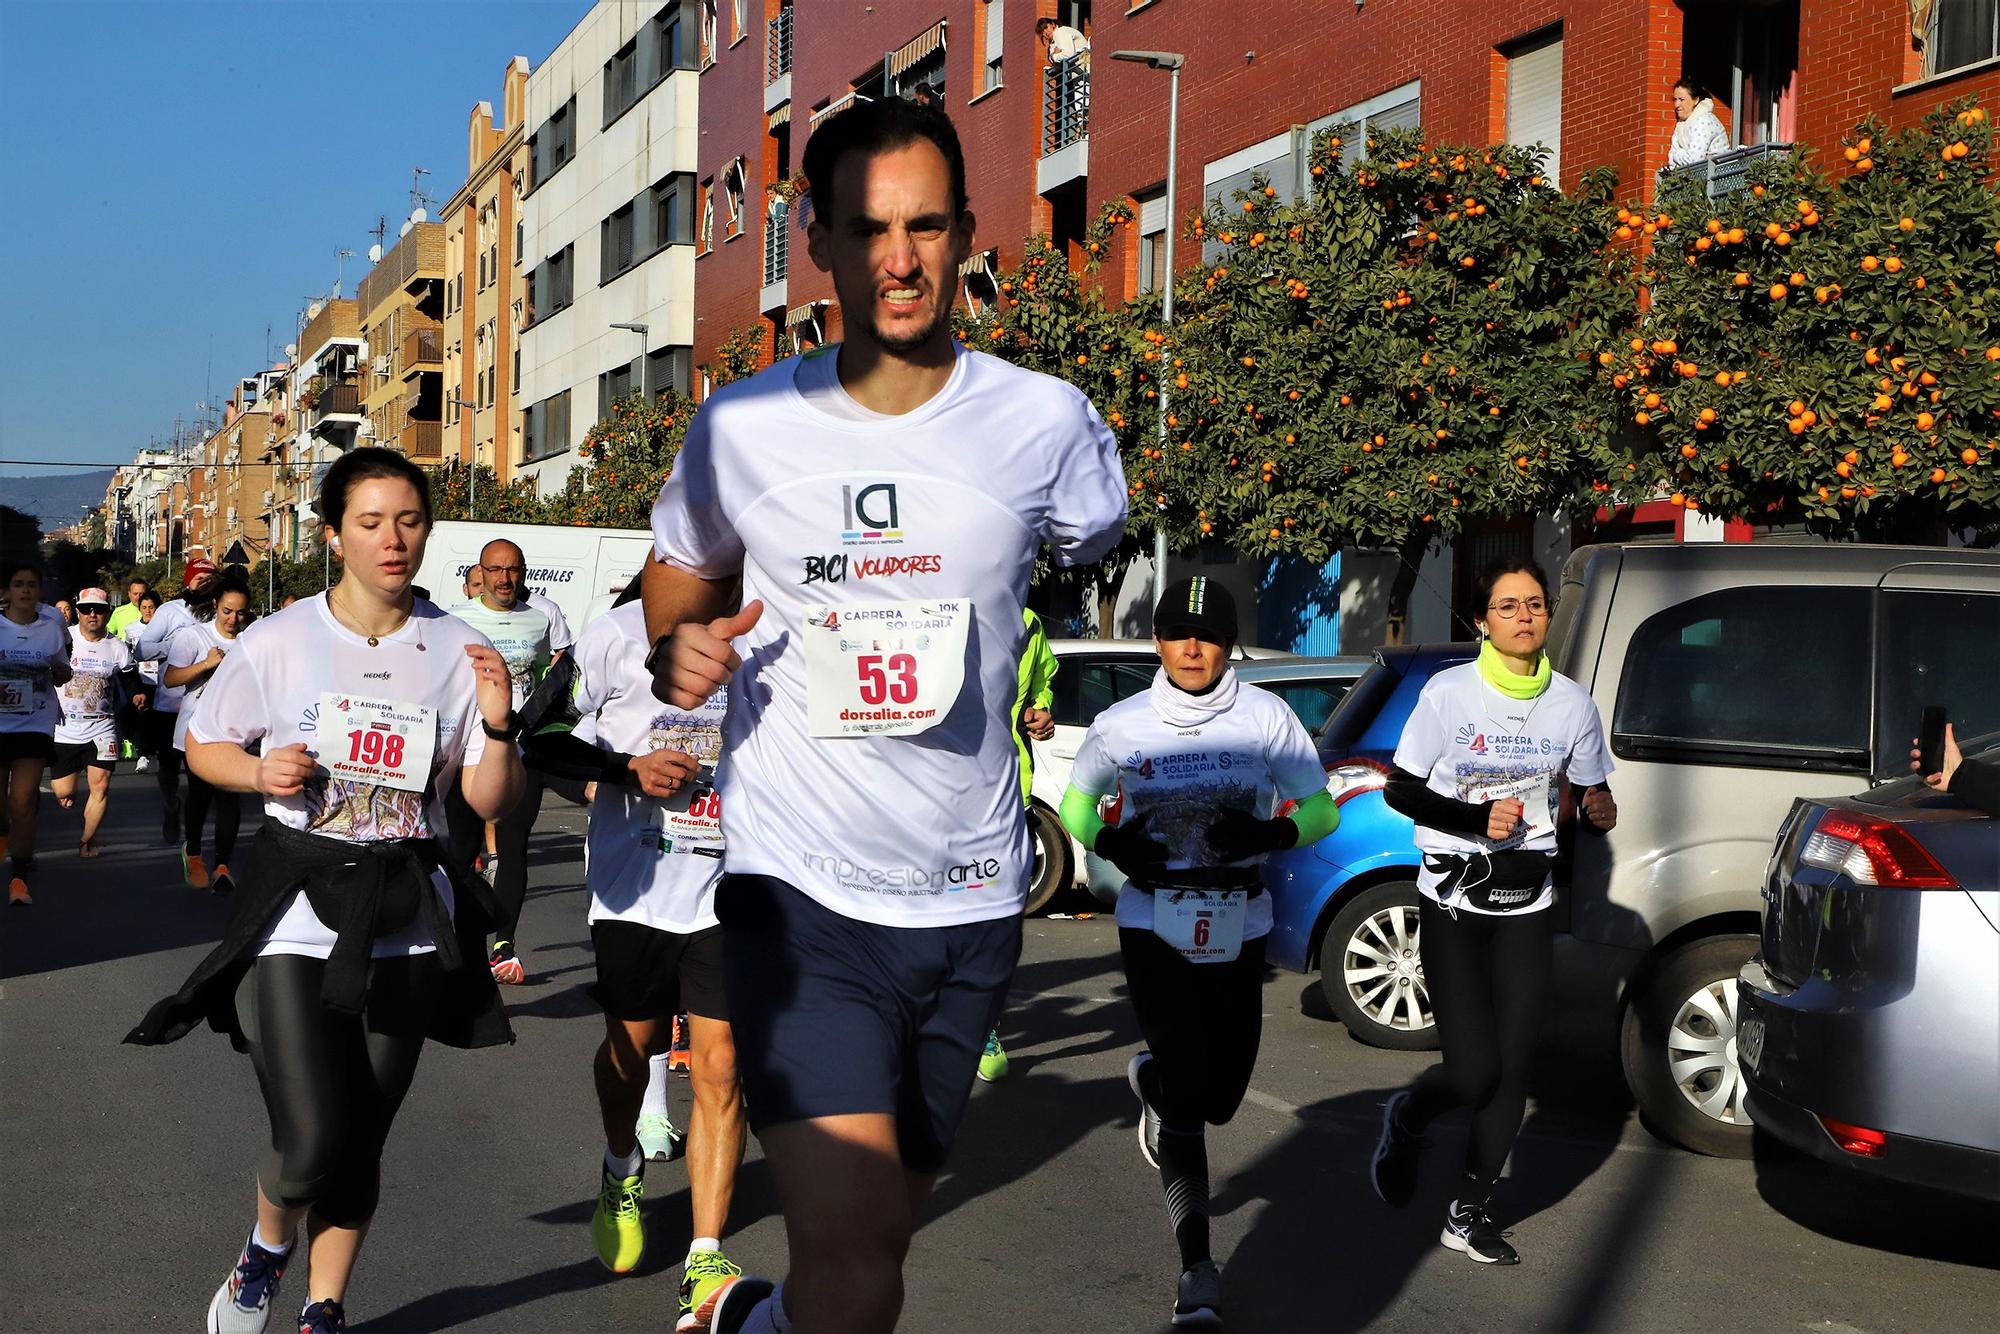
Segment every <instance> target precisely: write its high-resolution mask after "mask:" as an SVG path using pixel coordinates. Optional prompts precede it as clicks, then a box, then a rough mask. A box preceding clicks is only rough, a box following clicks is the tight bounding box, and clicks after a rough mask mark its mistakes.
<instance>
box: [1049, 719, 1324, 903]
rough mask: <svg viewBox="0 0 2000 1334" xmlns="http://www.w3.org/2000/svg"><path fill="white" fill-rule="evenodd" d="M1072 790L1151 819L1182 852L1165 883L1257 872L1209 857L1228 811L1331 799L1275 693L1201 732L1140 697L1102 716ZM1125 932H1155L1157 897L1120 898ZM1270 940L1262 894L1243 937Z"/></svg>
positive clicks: (1133, 892) (1080, 756)
mask: <svg viewBox="0 0 2000 1334" xmlns="http://www.w3.org/2000/svg"><path fill="white" fill-rule="evenodd" d="M1069 781H1070V783H1071V785H1072V786H1074V787H1075V788H1076V789H1077V790H1078V791H1079V792H1083V793H1086V794H1088V795H1090V796H1093V797H1112V798H1114V799H1115V800H1116V801H1117V803H1118V816H1119V821H1120V822H1121V823H1122V822H1123V821H1126V820H1131V819H1135V818H1137V817H1138V816H1141V815H1144V816H1147V817H1149V820H1148V823H1147V826H1146V827H1147V830H1148V831H1149V832H1150V833H1151V835H1152V837H1154V838H1156V839H1158V840H1159V841H1160V842H1161V843H1164V844H1165V845H1166V846H1167V848H1168V849H1169V850H1170V851H1171V852H1172V853H1173V856H1172V857H1171V858H1170V859H1169V860H1168V862H1167V864H1166V877H1165V878H1167V879H1168V880H1171V879H1172V872H1173V871H1174V870H1176V869H1182V868H1186V867H1190V866H1217V865H1232V864H1234V865H1243V866H1254V865H1256V864H1257V863H1258V862H1260V861H1262V860H1263V858H1261V857H1257V858H1252V859H1251V860H1249V861H1246V862H1240V863H1226V862H1221V861H1219V860H1218V859H1217V858H1216V857H1215V856H1214V855H1213V854H1212V853H1211V852H1210V851H1209V850H1208V840H1207V837H1206V836H1207V833H1208V826H1209V823H1210V822H1211V821H1212V820H1214V819H1215V817H1216V816H1217V815H1218V814H1220V813H1221V812H1222V810H1223V809H1224V808H1227V807H1234V808H1235V809H1237V810H1241V811H1248V812H1249V813H1250V814H1252V815H1254V816H1256V817H1258V818H1259V819H1269V818H1270V817H1271V814H1272V812H1273V811H1275V810H1276V809H1277V807H1278V805H1279V804H1280V803H1282V802H1287V801H1301V800H1303V799H1304V798H1306V797H1310V796H1311V795H1312V794H1313V793H1315V792H1323V791H1325V790H1326V769H1325V768H1324V766H1322V765H1321V764H1320V762H1319V753H1318V751H1317V750H1315V749H1314V747H1313V742H1312V738H1311V737H1310V736H1308V735H1307V734H1306V729H1305V728H1304V727H1303V726H1301V725H1300V723H1299V719H1298V715H1297V714H1295V713H1293V712H1292V710H1291V708H1290V706H1288V705H1287V704H1286V703H1285V702H1284V701H1283V700H1281V699H1279V698H1278V697H1277V696H1276V695H1274V694H1272V693H1271V692H1270V691H1268V690H1262V689H1259V688H1258V687H1256V686H1253V685H1241V686H1238V688H1237V694H1236V702H1235V703H1234V704H1233V705H1232V706H1231V707H1230V708H1228V709H1227V710H1226V711H1224V712H1221V713H1217V714H1214V715H1212V716H1211V717H1209V718H1208V719H1206V720H1205V721H1203V722H1202V723H1200V724H1199V725H1197V726H1191V727H1176V726H1174V725H1173V724H1171V723H1169V722H1167V721H1166V720H1165V719H1163V718H1161V717H1160V715H1159V712H1158V711H1157V710H1156V709H1155V708H1154V706H1153V699H1152V695H1151V694H1150V693H1147V692H1141V693H1139V694H1137V695H1133V696H1131V697H1130V698H1128V699H1124V700H1120V701H1119V702H1118V703H1116V704H1114V705H1112V706H1111V707H1110V708H1108V709H1106V710H1104V712H1102V713H1100V714H1098V715H1097V717H1096V719H1095V720H1094V721H1093V722H1092V723H1091V724H1090V729H1089V730H1088V731H1086V732H1085V733H1084V734H1083V742H1082V744H1081V745H1079V746H1078V747H1077V752H1076V767H1075V768H1073V769H1072V770H1071V771H1070V780H1069ZM1117 918H1118V925H1119V926H1121V927H1130V928H1133V929H1135V930H1140V931H1151V930H1152V929H1153V896H1152V895H1151V894H1149V893H1147V892H1146V891H1145V890H1142V889H1136V888H1134V887H1133V886H1132V885H1131V884H1130V883H1129V882H1128V883H1127V884H1126V885H1125V886H1124V888H1122V889H1120V890H1119V891H1118V908H1117ZM1270 931H1271V896H1270V895H1269V894H1257V895H1254V896H1252V897H1251V899H1250V901H1249V903H1248V905H1246V907H1245V909H1244V921H1243V938H1244V939H1245V940H1255V939H1256V938H1257V937H1259V936H1264V935H1269V934H1270Z"/></svg>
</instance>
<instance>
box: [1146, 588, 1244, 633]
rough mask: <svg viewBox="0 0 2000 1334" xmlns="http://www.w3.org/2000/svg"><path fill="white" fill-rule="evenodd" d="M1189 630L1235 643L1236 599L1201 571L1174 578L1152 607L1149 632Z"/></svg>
mask: <svg viewBox="0 0 2000 1334" xmlns="http://www.w3.org/2000/svg"><path fill="white" fill-rule="evenodd" d="M1171 630H1191V631H1193V632H1194V633H1195V635H1196V636H1197V637H1199V638H1202V639H1212V640H1215V641H1217V642H1218V643H1234V642H1236V599H1235V598H1233V597H1231V596H1230V595H1229V590H1228V589H1226V588H1224V587H1223V586H1222V585H1221V584H1218V583H1216V582H1215V581H1214V580H1213V579H1210V578H1209V577H1208V576H1207V575H1205V574H1197V575H1195V576H1193V577H1192V578H1188V579H1176V580H1175V581H1174V582H1173V583H1171V584H1168V585H1167V587H1166V590H1165V591H1164V592H1162V593H1161V594H1160V601H1159V605H1158V606H1156V607H1154V608H1153V633H1154V634H1156V635H1161V636H1166V635H1167V632H1168V631H1171Z"/></svg>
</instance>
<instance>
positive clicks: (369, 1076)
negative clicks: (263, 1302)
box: [236, 954, 440, 1227]
mask: <svg viewBox="0 0 2000 1334" xmlns="http://www.w3.org/2000/svg"><path fill="white" fill-rule="evenodd" d="M325 974H326V961H325V960H323V959H313V958H308V957H306V956H304V955H299V954H267V955H265V956H264V957H263V958H261V959H259V960H257V962H256V964H255V965H254V966H252V968H251V969H250V972H249V975H248V976H247V977H246V978H245V980H244V983H243V986H242V988H241V989H240V990H239V991H238V992H237V997H236V1006H237V1013H238V1017H239V1020H240V1022H241V1023H242V1024H243V1026H244V1032H245V1034H247V1035H249V1037H250V1057H251V1060H252V1061H253V1062H254V1063H255V1065H256V1067H257V1083H258V1085H259V1086H260V1087H261V1088H262V1089H263V1092H264V1108H265V1111H266V1112H268V1113H269V1115H270V1118H271V1144H270V1147H269V1148H268V1149H267V1150H266V1151H265V1153H264V1156H263V1161H262V1162H260V1163H259V1164H258V1168H257V1185H258V1187H259V1189H261V1190H262V1191H263V1192H264V1198H266V1199H268V1200H270V1201H271V1202H272V1203H273V1204H277V1205H281V1206H283V1207H284V1208H287V1209H296V1208H301V1207H303V1206H305V1205H311V1206H312V1209H313V1212H314V1213H316V1214H318V1215H319V1217H320V1218H321V1219H322V1220H324V1221H325V1222H328V1223H331V1224H333V1225H334V1226H335V1227H359V1226H360V1225H361V1224H363V1223H366V1222H367V1221H368V1220H369V1219H370V1218H372V1217H374V1214H375V1204H376V1201H377V1200H378V1199H379V1198H380V1196H381V1190H382V1146H383V1144H384V1143H385V1142H387V1140H388V1138H389V1126H390V1124H391V1123H392V1122H393V1121H394V1120H395V1119H396V1111H397V1109H398V1108H400V1107H401V1106H402V1105H403V1095H404V1094H405V1093H407V1092H409V1088H410V1080H411V1079H412V1078H413V1077H414V1076H415V1075H416V1073H417V1058H418V1057H419V1056H421V1055H422V1054H423V1049H424V1035H425V1032H426V1030H427V1029H428V1028H429V1026H430V1020H431V1012H432V1010H433V1009H434V1008H435V1006H436V1004H437V993H438V984H439V978H440V973H439V970H438V965H437V956H436V955H435V954H412V955H406V956H402V957H398V958H392V959H377V960H375V961H374V962H373V963H372V964H371V965H370V966H369V970H368V997H367V1001H366V1008H365V1009H364V1011H363V1012H362V1013H361V1014H341V1013H339V1012H337V1011H334V1010H329V1009H327V1008H326V1007H325V1006H324V1005H322V1004H321V1003H320V998H319V993H320V983H321V981H322V980H323V978H324V977H325Z"/></svg>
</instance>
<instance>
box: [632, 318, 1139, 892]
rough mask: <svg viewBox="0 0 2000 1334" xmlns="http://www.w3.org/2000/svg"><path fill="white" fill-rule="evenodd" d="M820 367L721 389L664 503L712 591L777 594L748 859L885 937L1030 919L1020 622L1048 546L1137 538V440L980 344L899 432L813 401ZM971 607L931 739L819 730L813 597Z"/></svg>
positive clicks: (745, 814) (746, 688) (791, 365)
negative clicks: (1133, 512)
mask: <svg viewBox="0 0 2000 1334" xmlns="http://www.w3.org/2000/svg"><path fill="white" fill-rule="evenodd" d="M812 355H814V356H826V357H833V356H835V355H837V348H836V347H827V348H825V349H823V350H821V351H820V352H817V353H814V354H812ZM799 364H800V363H799V360H798V359H797V358H794V359H792V360H788V361H785V362H781V363H779V364H778V365H776V366H773V367H771V368H770V369H768V370H766V371H764V372H762V373H761V374H758V375H756V376H753V377H752V378H750V379H749V380H746V381H739V382H738V383H736V384H733V385H730V386H728V387H726V388H724V389H722V390H721V391H719V392H718V393H716V394H715V395H714V396H712V397H711V398H710V399H709V400H708V401H707V403H705V404H704V405H703V406H702V409H701V411H700V412H699V413H698V414H696V416H695V419H694V422H693V423H692V425H691V426H690V427H689V430H688V436H687V441H686V443H685V445H683V447H682V449H681V454H680V458H679V460H678V461H677V462H676V464H675V466H674V471H673V473H672V475H671V476H669V477H668V479H667V483H666V485H665V486H664V487H663V488H662V489H661V491H660V498H659V501H658V502H657V503H656V504H655V505H654V507H653V538H654V551H655V554H656V555H657V556H658V557H659V559H660V560H662V561H664V562H665V563H667V564H669V565H672V566H674V567H676V568H677V569H681V570H685V571H687V572H689V573H691V574H694V575H698V576H700V577H702V578H704V579H726V578H729V577H731V576H734V575H736V574H738V573H739V572H740V573H741V575H742V576H743V600H744V603H745V604H746V605H747V604H748V603H749V602H751V601H753V600H761V601H762V602H763V603H764V613H763V617H762V619H761V620H759V621H758V623H757V624H756V625H755V626H754V627H753V628H752V629H751V630H750V631H749V632H748V633H747V634H745V635H744V636H743V637H742V638H741V639H739V640H738V641H737V643H736V648H737V651H738V652H739V653H741V654H742V656H743V663H744V665H743V667H742V668H741V670H739V671H738V672H737V673H736V675H735V678H734V679H733V680H732V681H731V682H730V707H729V714H728V720H727V722H726V724H725V725H724V729H723V755H724V759H723V765H722V769H721V775H720V780H721V793H722V804H723V812H724V814H723V829H724V832H725V833H726V834H727V836H728V845H729V846H728V854H727V859H728V869H729V870H730V871H731V872H732V873H743V874H762V875H770V876H775V877H777V878H779V879H781V880H784V881H786V882H788V883H790V884H792V885H796V886H797V887H798V888H799V889H800V890H802V891H803V892H805V893H806V894H808V895H810V896H811V897H812V898H813V899H815V900H817V901H818V902H819V903H821V904H823V905H825V906H826V907H827V908H829V909H831V910H833V911H834V912H838V913H841V914H842V915H844V916H847V917H850V918H855V919H857V920H860V921H865V922H874V923H879V924H881V925H885V926H912V927H930V926H949V925H952V924H955V923H960V922H978V921H990V920H993V919H995V918H1001V917H1006V916H1009V915H1012V914H1014V913H1018V912H1019V911H1020V910H1021V904H1022V900H1023V897H1024V896H1025V894H1026V892H1027V879H1028V870H1029V866H1030V856H1029V846H1028V837H1027V829H1026V826H1025V824H1024V822H1023V821H1022V819H1021V775H1020V767H1019V766H1020V757H1019V753H1018V751H1017V750H1016V749H1015V743H1014V731H1013V722H1014V720H1013V718H1012V717H1010V716H1009V715H1010V713H1011V710H1012V705H1013V701H1014V694H1015V691H1016V689H1017V687H1018V684H1019V682H1018V673H1017V664H1018V662H1019V658H1020V653H1021V647H1022V644H1023V642H1024V640H1025V637H1026V633H1027V630H1026V626H1025V625H1024V624H1023V621H1022V616H1021V608H1022V605H1023V600H1024V598H1025V597H1026V594H1027V589H1028V577H1029V574H1030V572H1031V570H1032V567H1033V563H1034V559H1035V555H1036V552H1037V551H1038V550H1039V549H1040V548H1041V545H1042V544H1043V543H1044V542H1046V543H1048V545H1049V546H1050V547H1052V548H1053V549H1054V552H1055V556H1056V559H1057V560H1058V561H1061V562H1063V563H1065V564H1080V563H1086V562H1089V561H1093V560H1096V559H1097V558H1098V557H1099V556H1101V555H1103V553H1104V552H1105V551H1106V550H1107V549H1109V547H1110V546H1111V545H1112V543H1113V542H1115V541H1116V540H1117V538H1118V535H1119V534H1120V532H1122V531H1123V529H1124V526H1125V500H1126V496H1125V478H1124V473H1123V471H1122V470H1121V468H1120V466H1119V462H1118V454H1117V446H1116V443H1115V441H1114V440H1113V438H1112V435H1111V432H1110V431H1109V430H1108V429H1107V428H1106V427H1105V425H1104V423H1103V422H1102V421H1101V420H1100V419H1099V418H1098V415H1097V412H1096V410H1095V409H1094V408H1092V407H1091V405H1090V402H1089V400H1088V399H1086V398H1085V397H1084V396H1083V395H1082V394H1081V393H1079V392H1078V391H1077V390H1075V389H1073V388H1071V387H1070V386H1069V385H1066V384H1064V383H1063V382H1062V381H1060V380H1056V379H1054V378H1052V377H1049V376H1045V375H1038V374H1036V373H1034V372H1032V371H1025V370H1022V369H1020V368H1018V367H1015V366H1011V365H1009V364H1007V363H1006V362H1003V361H1000V360H999V359H997V358H994V357H989V356H986V355H985V354H983V353H979V352H968V351H964V350H962V349H961V350H960V351H959V353H958V357H957V361H956V363H955V365H954V366H953V368H952V372H951V376H950V378H949V379H948V380H947V382H946V383H945V386H944V387H943V388H942V389H941V390H939V391H938V393H937V394H935V395H934V396H933V397H932V398H931V399H930V401H929V402H927V403H925V404H924V405H923V406H922V407H919V408H918V409H916V410H915V411H914V412H910V413H906V414H904V415H902V416H900V417H897V418H895V419H893V420H891V421H888V422H863V421H852V420H844V419H842V418H840V417H836V416H832V415H830V414H828V413H826V412H823V411H820V410H818V409H816V408H814V407H813V406H812V405H811V404H809V403H808V402H807V401H806V399H805V398H804V397H802V396H801V395H800V393H799V391H798V388H797V386H796V383H795V380H794V375H795V372H796V371H797V369H798V367H799ZM950 599H961V600H963V601H965V602H969V603H970V604H971V611H970V614H969V615H967V616H966V617H965V621H964V622H963V623H965V624H967V625H968V627H969V628H968V636H967V640H966V647H965V652H964V655H963V663H962V666H963V670H964V681H963V685H962V686H961V687H960V689H959V691H958V694H957V696H956V698H955V701H953V702H951V703H950V704H949V705H948V707H945V708H944V709H943V710H942V711H941V713H940V715H939V717H938V719H937V721H936V722H935V724H934V725H932V726H931V727H930V729H929V730H928V731H923V732H920V733H917V734H915V735H907V736H894V735H879V734H878V735H861V736H840V737H830V736H814V735H813V734H812V732H811V730H810V727H809V724H808V701H807V690H806V685H807V673H806V664H805V660H804V659H805V651H804V648H803V646H802V634H803V632H804V631H805V629H806V628H807V627H806V625H805V621H806V618H807V615H808V609H809V608H810V607H812V606H814V605H815V604H831V605H832V608H833V609H834V610H835V611H836V612H839V613H840V614H842V615H849V613H847V612H842V611H841V609H842V608H851V607H852V606H853V604H860V603H886V602H897V603H909V604H912V605H914V606H918V607H921V606H925V605H935V604H936V603H938V602H939V601H940V600H950ZM850 619H851V618H850ZM820 632H821V633H825V629H824V621H823V620H822V628H821V631H820ZM864 633H865V632H864ZM939 656H942V655H939ZM934 660H935V659H934ZM957 665H959V664H955V663H953V664H947V671H946V675H947V676H948V675H949V673H950V670H951V668H953V667H955V666H957ZM926 670H929V669H928V668H927V669H926ZM846 684H847V687H848V688H849V689H852V688H853V683H852V682H851V681H849V682H848V683H846Z"/></svg>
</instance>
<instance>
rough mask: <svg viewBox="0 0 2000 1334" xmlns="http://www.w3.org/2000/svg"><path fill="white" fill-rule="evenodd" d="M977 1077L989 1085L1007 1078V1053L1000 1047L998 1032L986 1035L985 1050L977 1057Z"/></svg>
mask: <svg viewBox="0 0 2000 1334" xmlns="http://www.w3.org/2000/svg"><path fill="white" fill-rule="evenodd" d="M979 1077H980V1078H981V1079H983V1080H985V1081H986V1082H987V1083H989V1084H991V1083H993V1082H995V1081H996V1080H1001V1079H1005V1078H1006V1077H1007V1053H1006V1052H1005V1051H1003V1050H1001V1047H1000V1030H999V1029H997V1028H996V1029H994V1030H993V1031H992V1032H990V1033H988V1034H987V1035H986V1050H985V1052H984V1053H982V1054H981V1056H980V1057H979Z"/></svg>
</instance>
